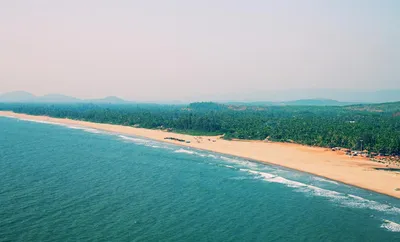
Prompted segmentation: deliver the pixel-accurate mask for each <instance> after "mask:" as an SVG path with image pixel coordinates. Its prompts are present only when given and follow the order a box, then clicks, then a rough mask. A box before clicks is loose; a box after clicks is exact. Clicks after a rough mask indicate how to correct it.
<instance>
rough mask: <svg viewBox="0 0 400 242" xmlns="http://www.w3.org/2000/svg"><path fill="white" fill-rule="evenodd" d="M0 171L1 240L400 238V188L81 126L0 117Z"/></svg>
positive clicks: (362, 239) (367, 239)
mask: <svg viewBox="0 0 400 242" xmlns="http://www.w3.org/2000/svg"><path fill="white" fill-rule="evenodd" d="M0 178H1V180H0V241H381V242H382V241H400V200H399V199H396V198H391V197H388V196H385V195H380V194H377V193H374V192H370V191H366V190H363V189H359V188H355V187H352V186H348V185H344V184H341V183H338V182H335V181H331V180H327V179H324V178H321V177H317V176H313V175H309V174H306V173H302V172H298V171H293V170H289V169H284V168H281V167H277V166H272V165H266V164H261V163H258V162H255V161H251V160H246V159H240V158H237V157H230V156H226V155H221V154H217V153H211V152H205V151H200V150H195V149H190V148H184V147H180V146H174V145H171V144H166V143H161V142H156V141H151V140H147V139H144V138H140V137H132V136H127V135H121V134H115V133H107V132H102V131H100V130H96V129H87V128H83V127H77V126H66V125H56V124H54V123H46V122H32V121H29V120H19V119H12V118H4V117H3V118H2V117H0ZM371 182H373V181H371Z"/></svg>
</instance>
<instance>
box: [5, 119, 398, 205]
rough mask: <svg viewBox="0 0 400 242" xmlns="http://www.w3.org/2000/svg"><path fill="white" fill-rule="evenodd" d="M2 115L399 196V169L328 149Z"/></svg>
mask: <svg viewBox="0 0 400 242" xmlns="http://www.w3.org/2000/svg"><path fill="white" fill-rule="evenodd" d="M0 116H8V117H14V118H20V119H30V120H36V121H45V122H54V123H60V124H67V125H76V126H82V127H88V128H94V129H98V130H103V131H108V132H116V133H121V134H126V135H135V136H141V137H146V138H149V139H153V140H158V141H162V142H168V143H173V144H178V145H182V146H187V147H192V148H196V149H203V150H208V151H213V152H218V153H222V154H228V155H234V156H238V157H243V158H247V159H252V160H257V161H260V162H265V163H269V164H274V165H279V166H283V167H287V168H291V169H295V170H299V171H303V172H308V173H311V174H315V175H318V176H321V177H325V178H328V179H331V180H335V181H339V182H343V183H346V184H349V185H353V186H357V187H361V188H364V189H368V190H371V191H375V192H379V193H382V194H386V195H389V196H393V197H397V198H400V191H396V188H400V174H399V173H398V172H391V171H387V170H385V169H386V168H388V167H386V165H384V164H381V163H377V162H373V161H370V160H368V159H367V158H361V157H353V158H351V157H348V156H346V155H344V154H339V153H337V152H332V151H330V150H329V149H327V148H319V147H308V146H303V145H298V144H289V143H278V142H268V143H267V142H264V141H245V140H233V141H227V140H223V139H220V138H219V137H210V136H191V135H184V134H176V133H170V132H166V131H161V130H150V129H143V128H133V127H128V126H122V125H111V124H99V123H92V122H85V121H78V120H70V119H59V118H50V117H46V116H32V115H26V114H17V113H13V112H8V111H0ZM165 137H173V138H176V139H182V140H187V141H190V143H185V142H179V141H174V140H166V139H164V138H165Z"/></svg>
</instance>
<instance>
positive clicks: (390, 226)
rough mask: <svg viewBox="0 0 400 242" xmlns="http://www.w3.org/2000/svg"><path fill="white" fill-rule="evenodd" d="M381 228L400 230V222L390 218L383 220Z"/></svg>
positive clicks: (392, 230)
mask: <svg viewBox="0 0 400 242" xmlns="http://www.w3.org/2000/svg"><path fill="white" fill-rule="evenodd" d="M383 222H384V223H383V224H382V225H381V228H384V229H387V230H389V231H391V232H400V224H398V223H395V222H392V221H390V220H383Z"/></svg>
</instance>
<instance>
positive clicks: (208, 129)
mask: <svg viewBox="0 0 400 242" xmlns="http://www.w3.org/2000/svg"><path fill="white" fill-rule="evenodd" d="M0 110H12V111H14V112H18V113H27V114H32V115H48V116H51V117H57V118H70V119H77V120H85V121H92V122H98V123H110V124H120V125H129V126H133V125H136V126H140V127H143V128H150V129H172V130H173V131H174V132H180V133H187V134H193V135H216V134H224V135H225V136H224V137H225V138H226V139H232V138H235V139H253V140H264V139H266V138H268V139H269V140H272V141H284V142H288V141H290V142H296V143H300V144H306V145H314V146H322V147H336V146H340V147H346V148H351V149H361V146H362V148H363V149H367V150H369V151H371V152H379V153H384V154H400V102H397V103H387V104H375V105H374V104H372V105H371V104H368V105H351V106H344V107H327V106H262V105H258V106H257V105H235V104H229V105H224V104H218V103H192V104H190V105H187V106H184V105H155V104H139V105H132V104H130V105H128V104H126V105H121V104H119V105H117V104H115V105H112V104H98V105H97V104H96V105H95V104H16V103H15V104H9V103H8V104H6V103H3V104H0ZM361 140H362V142H361Z"/></svg>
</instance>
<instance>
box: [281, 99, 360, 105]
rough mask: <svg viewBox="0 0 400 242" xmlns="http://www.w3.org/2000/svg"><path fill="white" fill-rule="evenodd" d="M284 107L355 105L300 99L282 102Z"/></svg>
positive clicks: (325, 100) (327, 100)
mask: <svg viewBox="0 0 400 242" xmlns="http://www.w3.org/2000/svg"><path fill="white" fill-rule="evenodd" d="M281 104H283V105H289V106H345V105H350V104H354V103H350V102H340V101H337V100H333V99H300V100H295V101H289V102H282V103H281Z"/></svg>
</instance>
